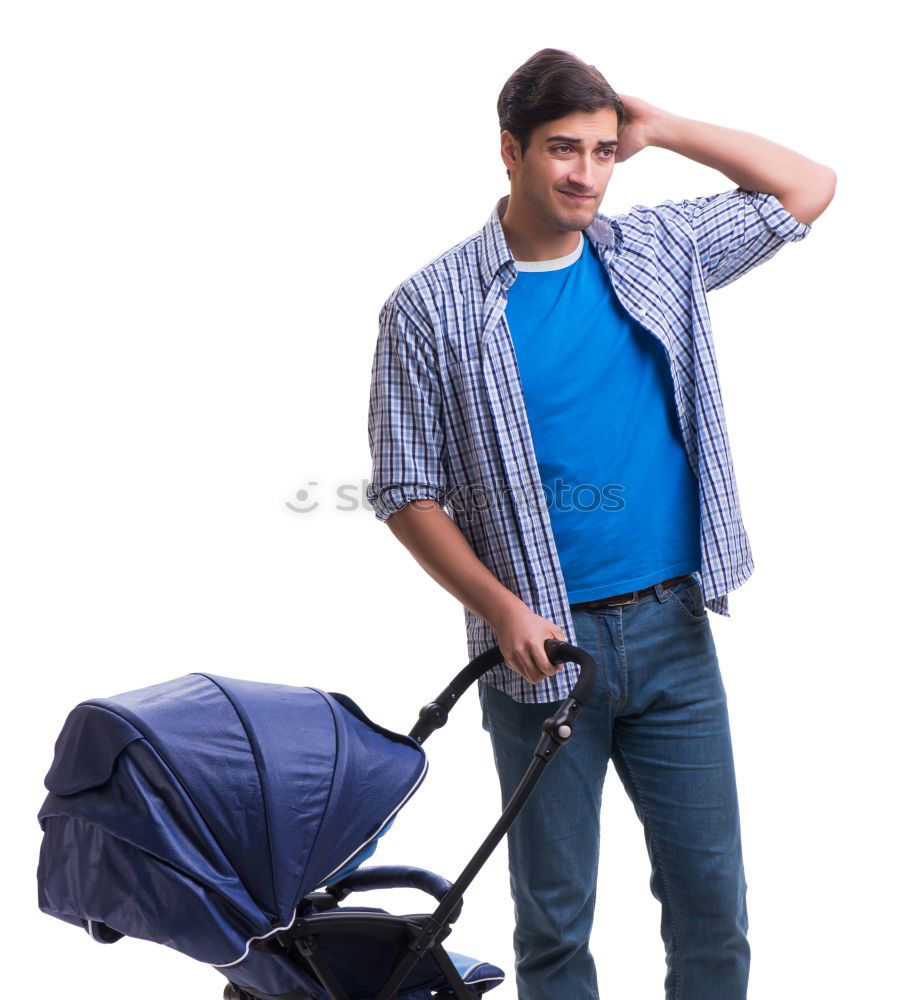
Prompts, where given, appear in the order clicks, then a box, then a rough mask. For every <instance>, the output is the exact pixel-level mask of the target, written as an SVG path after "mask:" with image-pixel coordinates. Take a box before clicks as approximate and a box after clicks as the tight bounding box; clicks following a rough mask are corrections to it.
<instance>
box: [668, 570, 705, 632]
mask: <svg viewBox="0 0 910 1000" xmlns="http://www.w3.org/2000/svg"><path fill="white" fill-rule="evenodd" d="M667 593H668V594H669V595H670V600H671V601H672V602H673V603H674V604H675V605H676V606H677V607H678V608H679V609H680V610H681V611H682V612H683V613H684V614H685V615H686V617H687V618H688V619H689V620H690V621H693V622H703V621H705V620H706V619H707V617H708V609H707V608H706V607H705V595H704V594H703V593H702V590H701V587H699V585H698V581H696V580H695V579H694V577H691V576H690V577H686V579H685V580H680V581H679V583H674V584H673V586H672V587H670V588H669V589H668V590H667Z"/></svg>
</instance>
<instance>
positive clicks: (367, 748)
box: [38, 673, 427, 965]
mask: <svg viewBox="0 0 910 1000" xmlns="http://www.w3.org/2000/svg"><path fill="white" fill-rule="evenodd" d="M426 767H427V765H426V756H425V753H424V750H423V748H422V747H421V746H420V745H419V744H418V743H417V742H416V741H415V740H413V739H411V738H410V737H408V736H402V735H400V734H398V733H393V732H390V731H389V730H386V729H383V728H382V727H380V726H377V725H376V724H375V723H373V722H371V721H370V720H369V719H367V718H366V716H365V715H364V714H363V713H362V712H361V711H360V709H359V708H358V707H357V706H356V705H355V704H354V703H353V702H352V701H351V700H350V699H349V698H347V697H345V696H344V695H340V694H327V693H325V692H322V691H319V690H315V689H313V688H300V687H286V686H283V685H278V684H263V683H256V682H249V681H242V680H234V679H231V678H227V677H218V676H215V675H212V674H201V673H199V674H189V675H187V676H185V677H181V678H178V679H176V680H172V681H168V682H166V683H163V684H157V685H155V686H153V687H148V688H144V689H142V690H139V691H131V692H128V693H126V694H122V695H119V696H115V697H113V698H104V699H97V700H93V701H87V702H83V703H82V704H80V705H79V706H77V707H76V708H75V709H74V710H73V711H72V712H71V713H70V715H69V717H68V718H67V720H66V723H65V725H64V728H63V731H62V732H61V734H60V736H59V738H58V740H57V744H56V747H55V754H54V762H53V765H52V766H51V769H50V771H49V773H48V775H47V778H46V780H45V784H46V786H47V788H48V790H49V793H50V794H49V795H48V796H47V799H46V800H45V802H44V805H43V807H42V809H41V812H40V813H39V817H38V818H39V821H40V823H41V826H42V829H43V830H44V839H43V841H42V845H41V856H40V861H39V869H38V883H39V906H40V908H41V909H42V910H44V911H45V912H46V913H49V914H52V915H53V916H56V917H59V918H61V919H63V920H66V921H68V922H70V923H74V924H77V925H80V926H83V927H85V929H86V930H88V931H89V933H91V934H92V935H93V936H94V937H96V938H97V939H98V940H115V939H116V938H119V937H120V936H122V935H130V936H132V937H138V938H144V939H147V940H150V941H156V942H159V943H161V944H165V945H169V946H171V947H173V948H176V949H178V950H179V951H181V952H184V953H185V954H187V955H190V956H192V957H193V958H196V959H198V960H200V961H202V962H206V963H208V964H211V965H225V964H229V963H236V962H237V961H238V960H240V959H242V958H243V957H244V956H246V955H247V954H248V950H249V948H248V946H249V944H250V942H251V940H253V939H255V938H259V937H263V936H265V935H269V934H270V933H271V932H273V931H274V930H275V929H276V928H281V927H287V926H288V925H290V924H291V923H292V922H293V920H294V916H295V910H296V908H297V906H298V904H299V903H300V901H301V900H302V899H303V898H304V896H305V895H306V894H307V893H309V892H310V891H312V890H314V889H316V888H318V887H320V886H323V885H325V884H326V883H328V881H329V880H330V879H332V880H337V879H338V878H341V877H343V876H344V875H345V874H346V873H347V872H348V871H353V870H354V869H356V868H357V867H358V865H359V864H360V863H361V862H362V861H363V860H365V858H366V857H367V856H369V855H370V854H372V852H373V851H374V850H375V848H376V840H377V839H378V837H379V836H380V835H381V834H382V833H384V832H385V831H386V830H387V829H388V826H389V825H390V823H391V821H392V819H393V817H394V816H395V814H396V812H397V811H398V810H399V809H400V808H401V807H402V806H403V805H404V803H405V802H406V801H407V800H408V798H409V797H410V796H411V795H412V794H413V793H414V792H415V791H416V789H417V788H418V787H419V786H420V784H421V782H422V781H423V778H424V776H425V774H426Z"/></svg>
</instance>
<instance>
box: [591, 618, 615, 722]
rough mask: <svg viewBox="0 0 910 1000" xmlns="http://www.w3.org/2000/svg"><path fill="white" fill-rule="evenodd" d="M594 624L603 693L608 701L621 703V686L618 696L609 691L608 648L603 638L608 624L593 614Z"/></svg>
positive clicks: (607, 629)
mask: <svg viewBox="0 0 910 1000" xmlns="http://www.w3.org/2000/svg"><path fill="white" fill-rule="evenodd" d="M594 624H595V626H596V628H597V648H598V651H599V652H600V663H601V667H602V669H603V672H604V694H605V695H606V696H607V701H608V702H612V703H613V704H614V705H622V687H621V686H620V691H619V694H620V697H618V698H614V697H613V695H612V694H611V693H610V667H609V662H610V661H609V650H608V649H607V640H606V639H605V638H604V635H605V633H607V632H608V631H609V628H610V626H609V625H608V624H607V622H606V621H602V620H601V618H600V616H599V615H595V616H594Z"/></svg>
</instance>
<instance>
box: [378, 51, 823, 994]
mask: <svg viewBox="0 0 910 1000" xmlns="http://www.w3.org/2000/svg"><path fill="white" fill-rule="evenodd" d="M498 111H499V120H500V130H501V154H502V159H503V162H504V163H505V165H506V168H507V174H508V177H509V180H510V194H509V195H507V196H506V197H504V198H501V199H500V200H499V201H498V202H497V204H496V206H495V208H494V210H493V212H492V214H491V215H490V217H489V220H488V221H487V223H486V225H485V226H484V227H483V228H482V229H481V230H480V231H479V232H477V233H475V234H473V235H472V236H470V237H468V238H467V239H466V240H464V241H463V242H461V243H459V244H458V245H457V246H455V247H452V248H451V249H450V250H448V251H446V252H445V253H443V254H442V255H441V256H439V257H437V258H435V259H434V260H433V261H431V263H429V264H428V265H426V266H425V267H424V268H422V269H421V270H420V271H418V272H417V273H415V274H413V275H411V276H410V277H409V278H407V279H406V280H405V281H403V282H402V283H401V284H400V285H399V286H398V287H397V288H396V289H395V290H394V291H393V293H392V294H391V295H390V297H389V298H388V300H387V301H386V303H385V304H384V306H383V308H382V311H381V313H380V334H379V339H378V343H377V348H376V355H375V359H374V366H373V378H372V385H371V394H370V411H369V441H370V449H371V453H372V457H373V475H372V480H371V483H370V485H369V487H368V490H367V497H368V499H369V500H370V502H371V503H372V504H373V505H374V508H375V514H376V516H377V517H378V518H379V519H380V520H382V521H386V522H387V523H388V525H389V527H390V528H391V529H392V531H393V532H394V534H395V536H396V537H397V538H398V539H399V540H400V541H401V542H402V543H403V544H404V545H406V546H407V548H408V549H409V550H410V552H411V553H412V554H413V555H414V557H415V559H417V560H418V562H419V563H420V564H421V565H422V566H423V567H424V569H425V570H426V571H427V572H428V573H429V574H430V575H431V576H432V577H433V578H434V579H435V580H436V581H437V582H438V583H439V584H440V585H441V586H443V587H445V588H446V590H448V591H449V592H450V593H451V594H452V595H454V596H455V597H456V598H457V599H458V600H459V601H460V602H461V603H462V604H463V605H464V608H465V618H466V625H467V636H468V654H469V656H470V657H472V658H473V657H474V656H476V655H478V654H479V653H481V652H482V651H483V650H485V649H487V648H489V647H490V646H492V645H494V644H498V645H499V647H500V649H501V650H502V653H503V656H504V660H505V663H504V665H502V666H500V667H498V668H494V669H493V670H491V671H490V672H489V673H488V674H487V675H486V678H485V680H484V682H482V683H481V684H480V685H479V689H480V698H481V704H482V708H483V725H484V728H485V729H486V730H487V731H488V732H489V734H490V737H491V740H492V745H493V753H494V759H495V764H496V768H497V772H498V775H499V780H500V783H501V788H502V797H503V803H505V802H506V801H507V800H508V798H509V797H510V796H511V793H512V792H513V791H514V789H515V787H516V785H517V783H518V781H519V779H520V778H521V776H522V775H523V774H524V771H525V769H526V768H527V766H528V764H529V763H530V761H531V758H532V755H533V752H534V748H535V747H536V745H537V742H538V740H539V737H540V732H541V725H542V723H543V720H544V719H545V718H546V717H547V716H548V715H549V714H551V713H552V711H553V709H554V707H555V705H554V703H559V702H561V701H562V700H563V699H564V698H565V697H566V696H567V694H568V693H569V691H570V690H571V687H572V685H573V684H574V682H575V680H576V679H577V676H578V667H577V665H575V664H571V665H566V666H561V667H559V668H556V667H554V666H553V665H551V664H550V663H549V661H548V659H547V656H546V654H545V651H544V640H545V639H547V638H549V637H553V636H555V637H557V638H561V639H567V640H568V641H569V642H572V643H573V644H575V645H578V646H580V647H581V648H583V649H585V650H587V651H588V652H589V653H591V655H592V656H594V658H595V660H596V661H597V664H598V682H597V688H596V693H595V696H594V697H593V698H592V699H591V700H590V702H589V703H588V704H587V705H586V707H585V712H584V717H583V719H582V722H581V724H580V725H579V726H578V728H577V731H576V733H575V735H574V736H573V738H572V740H571V741H569V742H568V743H567V744H566V746H565V747H563V749H562V751H561V753H560V755H559V756H558V757H557V758H556V759H555V760H554V761H553V763H552V764H551V765H550V767H549V768H548V769H547V771H546V772H544V775H543V777H542V778H541V780H540V783H539V784H538V786H537V789H536V790H535V792H534V795H533V796H532V797H531V800H530V801H529V803H528V804H527V806H526V807H525V809H524V811H523V812H522V814H521V815H520V817H519V819H518V820H517V822H516V823H515V825H514V826H513V828H512V829H511V830H510V832H509V840H508V843H509V868H510V873H511V889H512V895H513V898H514V903H515V915H516V929H515V939H514V940H515V952H516V974H517V985H518V995H519V996H520V997H521V1000H589V998H594V997H597V996H598V993H597V981H596V974H595V967H594V961H593V958H592V956H591V953H590V951H589V948H588V941H589V936H590V932H591V926H592V920H593V913H594V897H595V886H596V880H597V864H598V853H599V834H600V803H601V792H602V787H603V782H604V778H605V775H606V769H607V763H608V761H609V760H611V759H612V760H613V761H614V766H615V767H616V770H617V773H618V774H619V776H620V778H621V780H622V782H623V784H624V786H625V788H626V790H627V792H628V794H629V796H630V798H631V799H632V802H633V804H634V806H635V809H636V812H637V814H638V816H639V818H640V819H641V821H642V824H643V826H644V833H645V840H646V844H647V849H648V852H649V855H650V859H651V865H652V871H653V876H652V879H651V890H652V892H653V893H654V895H655V896H656V898H657V899H658V900H659V901H660V903H661V907H662V920H661V933H662V936H663V939H664V942H665V945H666V953H667V976H666V993H667V997H668V998H669V997H672V998H674V1000H696V998H697V1000H709V998H712V1000H740V998H743V997H745V996H746V986H747V980H748V972H749V958H750V950H749V945H748V943H747V939H746V933H747V929H748V921H747V913H746V898H745V897H746V881H745V877H744V872H743V863H742V852H741V845H740V828H739V812H738V805H737V796H736V782H735V775H734V767H733V756H732V749H731V739H730V731H729V725H728V719H727V709H726V696H725V692H724V687H723V683H722V680H721V676H720V671H719V667H718V662H717V656H716V652H715V647H714V642H713V638H712V635H711V629H710V625H709V623H708V611H707V609H710V610H713V611H714V612H715V613H718V614H722V615H728V614H729V611H728V605H727V595H728V593H729V591H731V590H733V589H734V588H736V587H738V586H740V585H741V584H742V583H743V582H744V581H745V580H746V579H747V578H748V577H749V575H750V574H751V572H752V556H751V552H750V548H749V542H748V538H747V535H746V532H745V528H744V526H743V524H742V521H741V518H740V510H739V502H738V498H737V491H736V481H735V478H734V473H733V466H732V463H731V459H730V450H729V444H728V441H727V431H726V425H725V421H724V413H723V406H722V403H721V394H720V387H719V384H718V380H717V372H716V366H715V358H714V349H713V344H712V338H711V330H710V321H709V315H708V307H707V303H706V298H705V297H706V293H707V292H708V291H709V290H711V289H713V288H719V287H722V286H724V285H727V284H729V283H730V282H732V281H734V280H735V279H737V278H739V277H740V276H742V275H743V274H745V273H746V272H747V271H749V270H750V269H751V268H753V267H755V266H756V265H758V264H760V263H762V262H763V261H766V260H768V259H769V258H771V257H772V256H773V255H774V254H775V253H776V252H777V251H778V250H779V249H780V248H781V247H782V246H783V245H784V243H785V242H793V241H796V240H800V239H802V238H803V237H805V236H806V235H807V234H808V232H809V230H810V224H811V223H812V222H813V221H814V220H815V219H816V218H817V217H818V216H819V215H820V214H821V212H822V211H824V209H825V207H826V206H827V205H828V203H829V202H830V200H831V198H832V197H833V195H834V187H835V175H834V172H833V171H832V170H831V169H830V168H828V167H826V166H823V165H821V164H819V163H815V162H813V161H812V160H809V159H807V158H805V157H803V156H800V155H799V154H798V153H795V152H793V151H791V150H789V149H785V148H784V147H782V146H779V145H777V144H775V143H773V142H769V141H767V140H765V139H762V138H759V137H758V136H755V135H752V134H749V133H746V132H740V131H735V130H733V129H729V128H724V127H721V126H716V125H709V124H706V123H704V122H699V121H693V120H689V119H686V118H682V117H679V116H677V115H674V114H671V113H669V112H666V111H663V110H660V109H659V108H656V107H654V106H652V105H650V104H647V103H646V102H645V101H642V100H639V99H637V98H633V97H628V96H625V95H623V96H622V97H621V98H620V96H618V95H617V94H616V93H615V91H614V90H613V89H612V88H611V87H610V85H609V84H608V83H607V81H606V80H605V79H604V78H603V76H602V75H601V74H600V73H599V72H598V71H597V70H596V69H595V68H594V67H593V66H589V65H587V64H585V63H583V62H581V61H580V60H579V59H577V58H576V57H575V56H573V55H571V54H570V53H567V52H562V51H560V50H556V49H543V50H542V51H540V52H538V53H536V54H535V55H534V56H532V57H531V58H530V59H529V60H528V61H527V62H526V63H525V64H524V65H523V66H521V67H520V68H519V69H518V70H516V71H515V73H513V74H512V76H511V77H510V78H509V80H508V81H507V82H506V84H505V87H504V88H503V91H502V93H501V94H500V96H499V102H498ZM648 145H652V146H661V147H663V148H665V149H670V150H673V151H674V152H677V153H680V154H681V155H683V156H686V157H689V158H690V159H694V160H697V161H698V162H700V163H704V164H706V165H708V166H711V167H714V168H716V169H717V170H720V171H721V172H722V173H724V174H725V175H726V176H727V177H728V178H729V179H730V180H731V181H732V182H733V183H734V184H736V185H738V186H737V187H736V188H735V189H734V190H728V191H724V192H723V193H720V194H713V195H708V196H702V197H697V198H693V199H691V200H690V199H686V200H683V201H678V202H673V201H665V202H662V203H660V204H659V205H657V206H656V207H653V208H651V207H647V206H644V205H635V206H634V207H633V208H632V210H631V211H630V212H628V213H627V214H624V215H618V216H613V217H609V216H606V215H602V214H600V213H598V207H599V206H600V204H601V201H602V200H603V197H604V194H605V193H606V189H607V185H608V184H609V181H610V177H611V175H612V173H613V167H614V164H615V163H616V162H622V161H625V160H628V159H629V158H630V157H631V156H633V155H634V154H635V153H637V152H638V151H639V150H641V149H643V148H644V147H645V146H648ZM444 508H448V510H449V511H450V512H451V516H450V514H449V513H446V510H444Z"/></svg>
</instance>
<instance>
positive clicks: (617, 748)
mask: <svg viewBox="0 0 910 1000" xmlns="http://www.w3.org/2000/svg"><path fill="white" fill-rule="evenodd" d="M613 747H614V752H615V753H616V754H617V755H618V756H619V757H620V759H621V760H622V764H623V767H625V769H626V771H627V772H628V775H629V778H630V779H631V781H632V785H633V787H634V788H635V795H636V798H637V799H638V805H639V808H640V809H641V814H642V820H643V822H644V826H645V831H646V832H647V831H648V830H649V829H650V828H651V814H650V813H649V812H648V809H647V807H646V806H645V800H644V796H643V795H642V792H641V785H640V784H639V783H638V778H637V777H636V775H635V771H634V770H633V769H632V767H631V765H630V764H629V761H628V759H627V758H626V755H625V754H624V753H623V751H622V746H621V745H620V741H619V740H618V739H614V741H613ZM653 842H654V856H655V858H656V859H657V871H658V873H659V875H660V881H661V883H662V885H663V887H664V894H665V896H666V898H667V912H668V913H669V914H670V930H671V931H672V932H673V953H672V968H673V978H674V981H675V982H674V987H673V1000H679V991H680V977H679V940H680V939H679V932H678V930H677V926H676V917H675V915H674V913H675V907H674V905H673V901H672V898H671V893H670V883H669V881H668V879H667V871H666V866H665V865H664V859H663V855H662V854H661V851H660V844H659V838H658V837H656V836H655V837H654V838H653Z"/></svg>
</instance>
